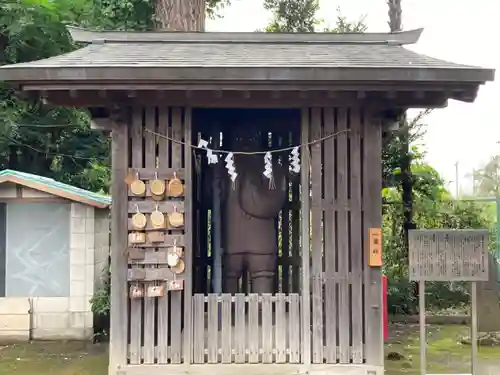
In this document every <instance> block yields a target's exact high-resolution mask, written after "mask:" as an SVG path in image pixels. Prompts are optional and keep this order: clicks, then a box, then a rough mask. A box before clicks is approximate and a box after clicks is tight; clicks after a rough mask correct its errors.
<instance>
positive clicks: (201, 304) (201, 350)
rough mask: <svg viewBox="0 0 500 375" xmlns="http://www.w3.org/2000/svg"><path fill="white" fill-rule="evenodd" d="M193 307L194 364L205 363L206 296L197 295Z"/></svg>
mask: <svg viewBox="0 0 500 375" xmlns="http://www.w3.org/2000/svg"><path fill="white" fill-rule="evenodd" d="M193 299H194V306H193V362H194V363H197V364H200V363H204V362H205V342H206V340H205V295H204V294H195V295H194V297H193Z"/></svg>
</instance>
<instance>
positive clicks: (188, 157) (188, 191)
mask: <svg viewBox="0 0 500 375" xmlns="http://www.w3.org/2000/svg"><path fill="white" fill-rule="evenodd" d="M191 131H192V109H191V108H189V107H188V108H185V110H184V142H185V144H186V145H185V146H184V163H185V165H184V172H185V181H186V183H185V187H184V197H185V198H184V210H185V219H184V243H185V250H184V263H185V265H186V268H185V269H186V271H185V273H184V335H183V338H184V363H187V364H189V363H191V357H192V350H193V345H192V341H191V339H192V328H191V327H192V324H193V318H192V315H191V314H192V305H191V301H192V298H191V296H192V295H193V234H194V233H193V231H194V226H193V215H194V211H193V199H194V195H193V183H194V178H193V169H192V166H193V160H192V156H193V150H192V149H191V147H189V146H190V145H191V142H192V134H191Z"/></svg>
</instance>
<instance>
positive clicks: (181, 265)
mask: <svg viewBox="0 0 500 375" xmlns="http://www.w3.org/2000/svg"><path fill="white" fill-rule="evenodd" d="M170 269H171V270H172V272H173V273H175V274H176V275H179V274H181V273H183V272H184V270H185V269H186V264H185V263H184V261H183V260H182V259H179V262H177V264H176V265H175V266H173V267H170Z"/></svg>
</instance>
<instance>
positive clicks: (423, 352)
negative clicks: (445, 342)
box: [418, 281, 427, 375]
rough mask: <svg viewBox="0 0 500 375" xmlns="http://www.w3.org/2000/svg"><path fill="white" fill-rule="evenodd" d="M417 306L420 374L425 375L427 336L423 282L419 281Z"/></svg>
mask: <svg viewBox="0 0 500 375" xmlns="http://www.w3.org/2000/svg"><path fill="white" fill-rule="evenodd" d="M418 306H419V317H420V374H421V375H426V372H427V371H426V367H427V364H426V356H427V353H426V352H427V338H426V336H427V335H426V330H425V281H419V291H418Z"/></svg>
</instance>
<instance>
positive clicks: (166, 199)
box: [0, 28, 494, 375]
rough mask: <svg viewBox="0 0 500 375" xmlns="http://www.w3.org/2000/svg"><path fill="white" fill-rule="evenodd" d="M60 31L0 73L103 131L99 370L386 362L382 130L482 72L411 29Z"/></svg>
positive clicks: (355, 367) (331, 370) (472, 82)
mask: <svg viewBox="0 0 500 375" xmlns="http://www.w3.org/2000/svg"><path fill="white" fill-rule="evenodd" d="M70 31H71V33H72V35H73V39H74V40H75V41H77V42H83V43H86V44H87V46H85V47H83V48H81V49H78V50H76V51H74V52H71V53H68V54H64V55H61V56H55V57H51V58H48V59H45V60H40V61H33V62H27V63H22V64H16V65H11V66H4V67H2V68H0V80H4V81H8V82H9V83H11V84H13V85H15V86H16V87H17V88H18V89H19V90H20V91H24V94H25V95H41V96H42V97H44V98H45V99H46V100H47V101H49V102H52V103H54V104H58V105H67V106H76V107H89V108H91V111H92V113H93V114H94V117H95V122H94V123H95V125H96V126H100V127H101V128H106V129H108V130H111V136H112V168H113V186H112V196H113V202H114V204H113V207H112V245H111V246H112V251H111V254H112V256H111V269H112V274H111V288H112V290H111V343H110V364H109V374H110V375H139V374H147V375H155V374H163V373H167V372H168V373H169V374H219V375H223V374H227V375H229V374H234V373H242V374H243V373H244V374H259V375H270V374H296V373H309V372H316V371H317V372H318V373H322V374H323V373H324V374H347V373H348V374H351V375H382V374H383V373H384V367H383V366H384V356H383V349H384V348H383V320H382V310H383V309H382V278H381V276H382V275H381V265H382V263H381V238H380V227H381V218H382V209H381V208H382V200H381V189H382V171H381V162H382V139H383V133H384V131H385V129H387V128H389V127H391V125H392V124H393V123H394V122H395V121H396V120H397V118H398V116H399V115H400V114H401V113H402V112H403V111H405V110H406V109H407V108H415V107H417V108H441V107H445V106H446V105H447V102H448V99H450V98H451V99H456V100H461V101H466V102H473V101H474V99H475V97H476V94H477V91H478V88H479V86H480V85H482V84H484V83H485V82H487V81H491V80H493V75H494V72H493V71H492V70H488V69H483V68H478V67H472V66H465V65H459V64H454V63H450V62H446V61H441V60H438V59H434V58H431V57H427V56H423V55H420V54H417V53H415V52H412V51H409V50H407V49H405V48H404V45H406V44H412V43H416V42H417V40H418V38H419V36H420V34H421V32H422V30H414V31H408V32H402V33H394V34H387V33H365V34H333V33H315V34H300V33H298V34H267V33H176V32H144V33H141V32H107V31H100V32H94V31H88V30H82V29H74V28H73V29H71V30H70ZM202 141H206V143H205V142H202ZM249 144H252V145H253V147H254V148H250V151H248V149H247V153H246V154H245V153H241V152H240V153H238V151H242V150H243V149H244V148H245V147H247V146H248V145H249ZM239 147H240V148H239ZM200 148H201V149H200ZM207 149H209V150H208V151H210V153H211V154H212V155H213V154H216V155H218V156H219V158H220V157H222V159H223V160H222V161H224V159H225V158H226V157H227V158H228V159H227V160H228V161H227V164H226V166H224V165H223V164H222V163H220V162H219V163H217V164H212V162H213V161H214V160H213V158H212V157H210V158H208V157H207V156H208V155H209V154H210V153H209V152H208V151H207ZM292 151H293V155H292V158H291V159H290V158H289V156H290V155H289V153H290V152H292ZM232 152H233V154H231V153H232ZM267 152H271V154H272V155H274V156H272V155H271V156H272V157H271V158H268V157H267V156H266V163H269V165H270V169H271V170H272V172H273V173H274V172H275V171H276V172H279V171H281V172H280V173H281V174H280V173H277V174H276V176H277V177H278V176H279V179H278V178H277V180H276V182H277V183H276V189H273V188H272V186H271V185H269V183H268V182H267V181H266V179H265V177H264V176H263V174H262V171H263V169H264V164H265V162H264V154H266V153H267ZM248 153H250V154H251V155H248ZM234 154H237V155H238V158H236V156H235V160H234V161H235V165H236V167H235V168H236V172H237V174H238V175H237V176H235V175H234V170H233V169H232V168H233V167H234V164H233V163H232V161H233V160H232V156H233V155H234ZM228 155H230V156H228ZM239 156H241V158H240V157H239ZM247 156H249V157H248V158H247ZM250 156H251V157H250ZM255 156H258V157H257V158H256V157H255ZM237 159H239V160H237ZM209 161H210V163H209ZM255 161H257V164H258V165H259V167H258V168H257V170H255V169H252V168H251V167H250V166H249V165H250V163H251V162H252V163H254V162H255ZM246 162H248V163H249V164H245V163H246ZM273 163H275V164H273ZM257 164H252V165H257ZM297 164H300V168H298V167H297ZM266 165H268V164H266ZM290 166H291V167H292V168H291V169H292V172H290V173H288V171H289V167H290ZM219 167H222V172H223V173H220V170H219ZM224 168H226V169H227V171H226V169H224ZM260 168H262V169H260ZM229 172H230V173H229ZM297 172H298V173H297ZM228 173H229V174H230V176H229V177H230V178H231V179H234V180H233V181H230V178H229V177H228ZM266 173H267V172H266ZM165 184H167V185H168V186H169V192H170V193H168V194H166V195H165V194H164V190H165ZM171 184H173V186H174V188H172V189H173V190H172V191H173V193H172V191H171V189H170V188H171V186H170V185H171ZM264 184H268V187H265V185H264ZM181 185H182V186H183V189H182V186H181ZM254 188H256V189H258V193H257V192H255V190H252V189H254ZM244 189H250V190H246V193H245V194H247V193H248V192H249V191H250V195H251V196H252V197H253V198H252V199H253V201H250V204H249V203H248V202H249V201H247V200H245V199H242V198H241V197H242V195H240V194H243V193H242V190H244ZM252 191H253V192H255V194H253V193H252ZM277 191H278V192H279V194H277V195H276V197H277V198H276V199H272V197H273V196H274V194H275V193H277ZM283 192H284V194H281V193H283ZM252 194H253V195H252ZM281 200H282V201H281ZM262 202H267V203H266V204H265V205H264V207H263V205H262ZM254 203H255V204H254ZM228 207H232V208H234V207H236V208H235V209H234V210H233V211H231V210H228ZM258 207H260V208H258ZM276 207H278V211H279V212H278V211H276V212H275V214H274V215H270V214H266V215H264V214H259V213H256V212H255V210H259V209H261V210H266V209H267V210H276ZM251 211H252V212H251ZM165 216H166V217H167V220H165ZM233 217H234V218H235V220H232V218H233ZM172 218H173V220H172ZM242 223H243V224H242ZM250 223H251V224H250ZM238 241H241V243H243V242H244V243H249V244H250V247H248V248H241V249H237V248H235V246H236V245H238V243H239V242H238ZM235 250H236V251H235ZM238 250H239V252H238ZM261 256H262V257H261ZM259 257H260V261H259V260H258V259H259ZM256 259H257V260H256ZM180 260H182V265H183V266H182V267H180V266H179V265H180V264H181V263H180ZM259 267H260V268H259Z"/></svg>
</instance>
